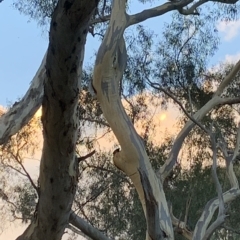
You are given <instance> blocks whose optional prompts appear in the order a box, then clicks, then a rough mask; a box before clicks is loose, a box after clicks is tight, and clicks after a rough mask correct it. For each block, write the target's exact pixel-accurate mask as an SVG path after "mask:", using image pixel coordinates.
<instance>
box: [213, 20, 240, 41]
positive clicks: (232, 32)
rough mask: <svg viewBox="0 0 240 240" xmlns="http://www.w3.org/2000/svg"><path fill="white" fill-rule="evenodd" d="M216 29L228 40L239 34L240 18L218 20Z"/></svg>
mask: <svg viewBox="0 0 240 240" xmlns="http://www.w3.org/2000/svg"><path fill="white" fill-rule="evenodd" d="M217 29H218V31H219V32H222V33H223V34H224V40H225V41H228V42H229V41H231V40H232V39H233V38H234V37H236V36H237V35H238V34H239V32H240V20H237V21H220V22H218V24H217Z"/></svg>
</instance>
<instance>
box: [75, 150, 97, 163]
mask: <svg viewBox="0 0 240 240" xmlns="http://www.w3.org/2000/svg"><path fill="white" fill-rule="evenodd" d="M95 153H96V151H95V150H93V151H92V152H90V153H88V154H86V155H85V156H81V157H78V158H77V160H78V162H81V161H84V160H86V159H87V158H90V157H91V156H93V154H95Z"/></svg>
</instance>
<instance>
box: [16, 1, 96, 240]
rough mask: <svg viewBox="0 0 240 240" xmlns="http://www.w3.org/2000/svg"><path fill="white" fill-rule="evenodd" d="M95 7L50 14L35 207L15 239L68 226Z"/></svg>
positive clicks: (72, 5)
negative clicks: (80, 104) (86, 56)
mask: <svg viewBox="0 0 240 240" xmlns="http://www.w3.org/2000/svg"><path fill="white" fill-rule="evenodd" d="M97 3H98V1H95V0H88V1H85V0H82V1H71V0H70V1H68V0H66V1H59V3H58V5H57V7H56V9H55V11H54V13H53V17H52V21H51V27H50V36H49V38H50V39H49V46H48V52H47V59H46V76H47V77H46V81H45V82H44V95H43V104H42V123H43V135H44V145H43V151H42V158H41V165H40V176H39V202H38V204H37V208H36V212H35V215H34V219H33V221H32V222H31V224H30V225H29V227H28V228H27V229H26V231H25V232H24V233H23V234H22V235H21V236H20V237H18V240H23V239H24V240H25V239H32V240H33V239H34V240H38V239H39V240H42V239H51V240H58V239H61V238H62V235H63V232H64V229H65V228H66V227H67V225H68V222H69V216H70V211H71V206H72V202H73V199H74V196H75V191H76V185H77V178H78V172H77V161H75V159H76V158H75V146H76V140H77V129H78V114H77V112H78V111H77V105H78V94H79V89H80V77H81V71H82V63H83V57H84V46H85V42H86V36H87V33H88V25H89V20H90V17H91V15H92V12H93V10H94V9H95V7H96V5H97Z"/></svg>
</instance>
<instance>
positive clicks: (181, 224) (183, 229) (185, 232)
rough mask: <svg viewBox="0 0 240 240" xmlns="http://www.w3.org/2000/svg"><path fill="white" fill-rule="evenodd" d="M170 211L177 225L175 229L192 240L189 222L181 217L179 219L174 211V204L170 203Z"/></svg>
mask: <svg viewBox="0 0 240 240" xmlns="http://www.w3.org/2000/svg"><path fill="white" fill-rule="evenodd" d="M169 212H170V216H171V219H172V223H173V225H174V226H175V227H176V229H175V231H177V232H178V233H179V234H181V235H183V236H184V237H185V238H187V239H189V240H192V235H193V234H192V232H191V231H190V230H189V229H188V227H187V223H186V222H185V221H184V222H183V221H180V219H177V218H176V217H175V216H174V215H173V212H172V204H169Z"/></svg>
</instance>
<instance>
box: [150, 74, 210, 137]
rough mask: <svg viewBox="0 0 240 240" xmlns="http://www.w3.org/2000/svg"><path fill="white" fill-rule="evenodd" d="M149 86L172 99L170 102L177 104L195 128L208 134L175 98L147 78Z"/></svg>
mask: <svg viewBox="0 0 240 240" xmlns="http://www.w3.org/2000/svg"><path fill="white" fill-rule="evenodd" d="M147 80H148V82H149V84H150V86H151V87H153V88H155V89H158V90H159V91H162V92H164V93H165V94H166V95H168V96H169V97H170V98H172V100H173V101H174V102H176V103H177V104H178V106H179V107H180V108H181V109H182V111H183V112H184V113H185V115H186V116H187V117H188V118H189V119H190V120H192V122H194V123H195V124H196V125H197V126H199V127H200V128H201V129H202V130H203V131H204V132H206V133H209V131H208V130H207V129H206V128H205V127H204V126H203V125H202V124H201V123H200V122H198V121H196V120H195V119H194V118H193V117H192V116H191V115H190V114H189V113H188V112H187V110H186V109H185V108H184V107H183V105H182V103H181V102H180V101H179V100H178V99H177V98H176V97H175V96H173V94H171V93H170V92H168V91H167V90H166V89H164V88H163V87H161V86H160V84H158V83H153V82H151V81H150V80H149V79H148V78H147Z"/></svg>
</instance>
